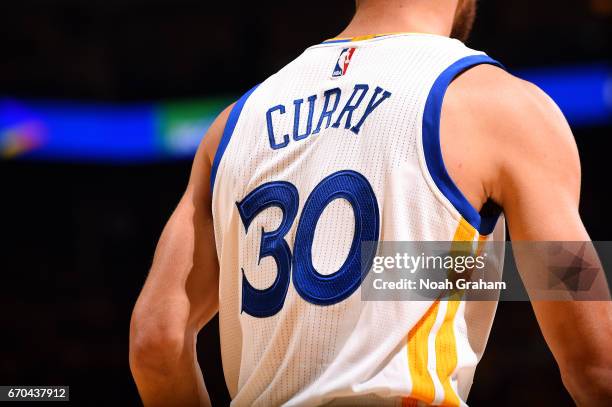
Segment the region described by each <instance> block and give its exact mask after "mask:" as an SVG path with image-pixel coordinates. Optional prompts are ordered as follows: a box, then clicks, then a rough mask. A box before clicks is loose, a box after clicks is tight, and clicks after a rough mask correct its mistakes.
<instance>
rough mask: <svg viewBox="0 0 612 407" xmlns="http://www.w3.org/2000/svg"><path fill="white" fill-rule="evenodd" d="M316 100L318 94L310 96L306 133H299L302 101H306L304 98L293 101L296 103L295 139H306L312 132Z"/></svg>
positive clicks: (294, 117)
mask: <svg viewBox="0 0 612 407" xmlns="http://www.w3.org/2000/svg"><path fill="white" fill-rule="evenodd" d="M315 100H317V95H312V96H309V97H308V120H307V122H306V132H305V133H304V134H299V133H300V132H299V128H300V109H301V107H302V102H304V99H296V100H294V101H293V104H294V105H295V114H294V116H293V139H294V140H295V141H298V140H302V139H305V138H306V137H308V136H309V135H310V133H311V132H312V115H313V114H314V105H315Z"/></svg>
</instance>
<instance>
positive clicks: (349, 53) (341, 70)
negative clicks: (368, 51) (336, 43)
mask: <svg viewBox="0 0 612 407" xmlns="http://www.w3.org/2000/svg"><path fill="white" fill-rule="evenodd" d="M354 52H355V48H344V49H343V50H342V51H340V56H339V57H338V62H336V67H335V68H334V72H333V73H332V77H333V78H337V77H339V76H342V75H344V74H345V73H346V70H347V69H348V66H349V63H350V62H351V58H352V57H353V53H354Z"/></svg>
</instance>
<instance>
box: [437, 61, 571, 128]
mask: <svg viewBox="0 0 612 407" xmlns="http://www.w3.org/2000/svg"><path fill="white" fill-rule="evenodd" d="M445 103H448V104H449V105H450V106H451V107H454V108H455V109H461V110H462V111H463V114H464V116H465V117H466V119H468V120H469V119H473V120H478V121H479V122H480V123H482V125H483V126H486V129H488V130H494V131H492V132H491V134H497V135H498V136H499V137H507V136H509V135H512V137H513V138H521V137H526V136H527V135H528V134H530V133H533V132H534V131H537V132H546V133H552V134H557V135H563V134H566V135H567V133H568V131H569V127H568V125H567V122H566V120H565V118H564V116H563V114H562V113H561V111H560V109H559V108H558V106H557V105H556V104H555V102H554V101H553V100H552V99H551V98H550V97H549V96H548V95H547V94H546V93H545V92H544V91H542V90H541V89H540V88H539V87H537V86H536V85H534V84H533V83H530V82H527V81H525V80H522V79H520V78H518V77H516V76H514V75H512V74H510V73H508V72H507V71H506V70H504V69H502V68H499V67H497V66H494V65H489V64H482V65H478V66H476V67H474V68H472V69H469V70H467V71H466V72H464V73H463V74H461V75H460V76H458V77H457V78H456V79H455V80H454V81H453V83H451V85H450V86H449V89H448V92H447V95H446V97H445ZM525 129H528V131H520V130H525Z"/></svg>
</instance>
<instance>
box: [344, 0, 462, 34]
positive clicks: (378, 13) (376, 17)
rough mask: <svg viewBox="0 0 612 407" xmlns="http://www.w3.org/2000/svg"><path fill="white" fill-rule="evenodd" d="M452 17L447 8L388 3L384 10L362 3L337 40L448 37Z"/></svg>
mask: <svg viewBox="0 0 612 407" xmlns="http://www.w3.org/2000/svg"><path fill="white" fill-rule="evenodd" d="M453 19H454V15H452V14H450V13H449V12H448V7H446V8H443V7H438V8H436V7H435V6H432V5H431V4H429V5H428V6H427V5H424V4H422V3H421V2H414V3H410V4H409V5H406V4H405V3H403V2H401V1H389V2H387V4H385V5H384V7H381V5H380V4H377V3H375V2H372V3H371V4H370V2H363V4H360V5H359V7H358V8H357V11H356V13H355V16H354V17H353V19H352V20H351V22H350V23H349V25H348V26H347V27H346V28H345V29H344V30H343V31H342V32H341V33H340V34H338V37H340V38H349V37H359V36H364V35H372V34H387V33H396V32H411V33H425V34H436V35H444V36H449V35H450V32H451V29H452V25H453Z"/></svg>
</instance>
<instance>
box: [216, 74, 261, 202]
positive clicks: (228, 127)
mask: <svg viewBox="0 0 612 407" xmlns="http://www.w3.org/2000/svg"><path fill="white" fill-rule="evenodd" d="M258 86H259V84H257V85H255V86H253V87H252V88H251V90H249V91H248V92H247V93H245V94H244V95H242V97H241V98H240V99H238V101H237V102H236V103H235V104H234V107H232V110H231V111H230V114H229V115H228V117H227V122H226V123H225V127H224V128H223V134H222V135H221V140H220V141H219V146H218V147H217V151H216V152H215V158H214V160H213V163H212V167H211V169H210V193H211V195H212V193H213V191H214V187H215V180H216V178H217V171H218V170H219V164H220V163H221V159H222V158H223V154H224V153H225V150H226V149H227V145H228V144H229V142H230V140H231V138H232V134H233V133H234V129H235V128H236V123H238V119H239V118H240V113H241V112H242V108H243V107H244V104H245V103H246V101H247V99H248V98H249V96H251V93H253V92H254V91H255V89H257V87H258Z"/></svg>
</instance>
